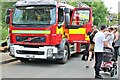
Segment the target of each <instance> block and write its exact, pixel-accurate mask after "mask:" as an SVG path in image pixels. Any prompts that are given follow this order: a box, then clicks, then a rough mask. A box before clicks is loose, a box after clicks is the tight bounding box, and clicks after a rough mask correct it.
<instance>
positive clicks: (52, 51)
mask: <svg viewBox="0 0 120 80" xmlns="http://www.w3.org/2000/svg"><path fill="white" fill-rule="evenodd" d="M10 55H11V56H12V57H16V58H34V59H59V58H62V57H63V54H59V51H58V49H57V48H56V47H55V46H44V47H39V48H31V47H24V46H19V45H12V46H11V47H10Z"/></svg>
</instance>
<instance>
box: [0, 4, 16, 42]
mask: <svg viewBox="0 0 120 80" xmlns="http://www.w3.org/2000/svg"><path fill="white" fill-rule="evenodd" d="M14 3H15V2H2V24H1V26H2V28H1V29H2V35H1V38H2V40H3V39H5V38H6V36H7V35H8V31H7V29H8V25H7V24H6V23H5V16H6V9H9V8H12V7H13V4H14Z"/></svg>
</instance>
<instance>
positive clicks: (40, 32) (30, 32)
mask: <svg viewBox="0 0 120 80" xmlns="http://www.w3.org/2000/svg"><path fill="white" fill-rule="evenodd" d="M12 33H17V34H50V31H49V30H43V31H42V30H12Z"/></svg>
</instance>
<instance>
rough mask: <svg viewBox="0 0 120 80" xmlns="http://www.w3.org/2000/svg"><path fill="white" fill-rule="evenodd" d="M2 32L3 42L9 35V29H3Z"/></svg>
mask: <svg viewBox="0 0 120 80" xmlns="http://www.w3.org/2000/svg"><path fill="white" fill-rule="evenodd" d="M1 31H2V36H1V40H4V39H5V38H6V37H7V35H8V29H4V28H2V30H1Z"/></svg>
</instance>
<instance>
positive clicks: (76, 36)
mask: <svg viewBox="0 0 120 80" xmlns="http://www.w3.org/2000/svg"><path fill="white" fill-rule="evenodd" d="M89 16H90V10H87V9H83V8H76V9H75V10H74V11H73V13H72V16H71V21H70V26H69V40H70V41H72V42H83V41H85V35H86V28H85V27H84V26H85V24H87V23H88V22H89Z"/></svg>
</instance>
